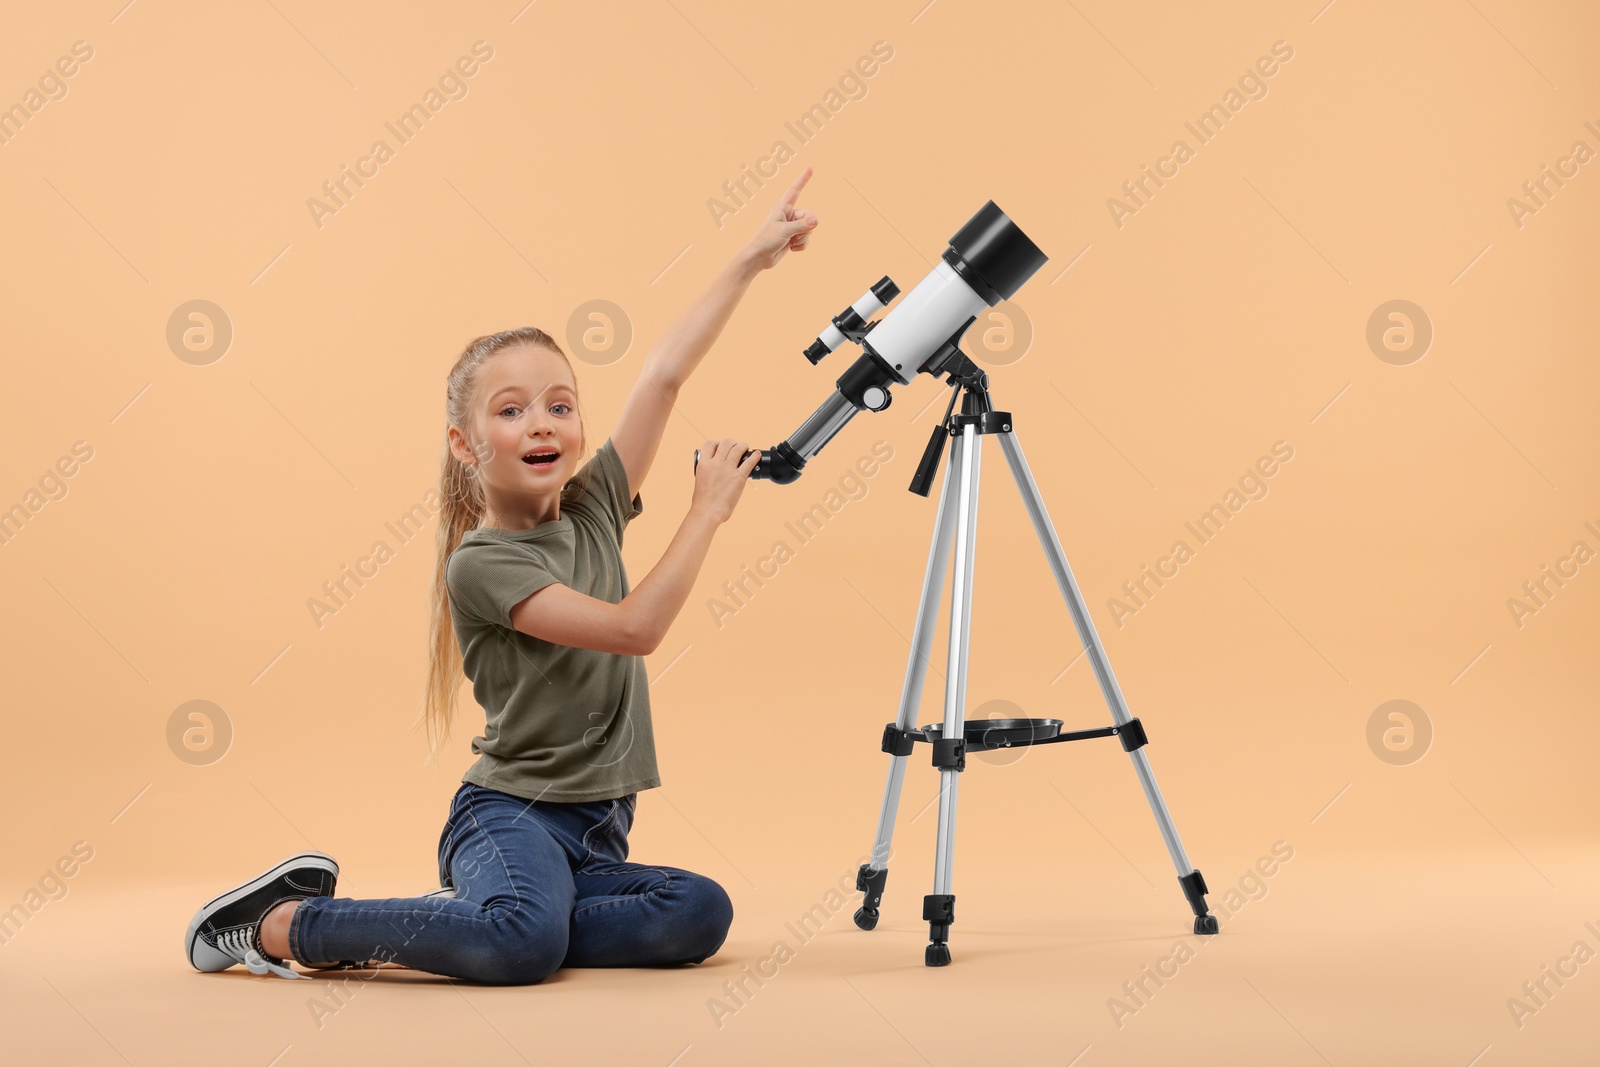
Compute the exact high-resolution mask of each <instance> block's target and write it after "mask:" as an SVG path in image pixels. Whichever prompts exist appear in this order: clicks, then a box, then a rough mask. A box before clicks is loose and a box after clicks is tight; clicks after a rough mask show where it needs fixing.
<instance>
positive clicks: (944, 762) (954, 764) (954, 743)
mask: <svg viewBox="0 0 1600 1067" xmlns="http://www.w3.org/2000/svg"><path fill="white" fill-rule="evenodd" d="M933 765H934V766H935V767H938V768H939V769H940V770H945V769H947V768H948V769H951V770H956V771H964V770H966V769H967V739H966V738H965V737H941V738H939V740H937V741H935V742H934V743H933Z"/></svg>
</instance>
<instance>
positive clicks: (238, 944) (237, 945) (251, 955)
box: [217, 926, 305, 978]
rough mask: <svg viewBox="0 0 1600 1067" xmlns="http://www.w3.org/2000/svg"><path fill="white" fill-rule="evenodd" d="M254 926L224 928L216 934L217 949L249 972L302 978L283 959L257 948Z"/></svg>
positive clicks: (302, 976)
mask: <svg viewBox="0 0 1600 1067" xmlns="http://www.w3.org/2000/svg"><path fill="white" fill-rule="evenodd" d="M255 933H256V927H254V926H241V927H238V928H237V929H233V930H225V931H223V932H222V933H220V934H218V935H217V949H218V950H219V951H221V952H223V953H226V954H227V955H229V956H231V957H233V958H234V959H236V960H238V961H239V962H240V963H242V964H244V965H245V966H246V967H248V968H250V973H251V974H267V973H268V972H271V973H272V974H275V975H278V976H279V977H280V978H304V977H305V975H303V974H297V973H296V972H294V971H292V970H290V969H289V968H288V967H287V966H285V965H284V961H283V960H280V959H278V958H277V957H276V956H268V955H266V954H265V953H264V952H261V951H259V950H257V948H256V944H255Z"/></svg>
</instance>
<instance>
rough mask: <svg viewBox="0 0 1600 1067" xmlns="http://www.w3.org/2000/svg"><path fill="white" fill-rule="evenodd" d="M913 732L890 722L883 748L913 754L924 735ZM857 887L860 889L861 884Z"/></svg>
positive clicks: (885, 728) (896, 752)
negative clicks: (918, 741)
mask: <svg viewBox="0 0 1600 1067" xmlns="http://www.w3.org/2000/svg"><path fill="white" fill-rule="evenodd" d="M913 733H914V731H911V730H902V729H900V727H898V726H896V725H895V724H894V723H892V722H891V723H888V724H887V725H885V726H884V728H883V750H884V751H885V752H887V753H889V755H891V756H909V755H911V750H912V749H914V748H916V747H917V742H916V738H917V737H921V736H922V735H921V734H920V733H918V734H915V736H913ZM856 888H858V889H859V888H860V886H857V887H856Z"/></svg>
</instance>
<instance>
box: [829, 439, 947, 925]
mask: <svg viewBox="0 0 1600 1067" xmlns="http://www.w3.org/2000/svg"><path fill="white" fill-rule="evenodd" d="M958 443H959V442H958ZM952 455H953V453H952ZM953 466H954V461H953V460H952V462H951V463H950V464H948V465H946V467H945V471H944V481H943V482H942V483H941V484H940V488H939V507H938V511H937V513H936V515H935V517H934V522H933V543H932V545H931V546H930V547H929V548H928V569H927V572H926V573H925V574H924V575H923V579H922V598H921V599H920V600H919V601H918V602H917V622H916V628H915V629H913V630H912V632H911V652H910V653H909V655H908V656H907V659H906V677H905V684H904V685H903V686H902V687H901V690H900V711H899V714H898V715H897V716H896V717H895V725H896V726H897V727H898V728H899V729H900V730H913V729H915V728H916V725H917V709H918V708H920V707H921V705H922V686H923V681H924V679H925V678H926V677H927V671H928V664H929V662H930V659H931V656H930V653H931V652H932V649H933V628H934V624H935V623H936V622H937V621H938V618H939V602H940V600H941V599H942V598H943V596H944V576H945V570H946V564H947V561H948V560H949V558H950V538H951V533H952V531H953V530H954V527H955V514H956V496H955V494H954V493H952V492H950V468H951V467H953ZM902 748H903V752H902V753H899V754H894V753H891V755H890V756H889V778H888V781H887V782H886V783H885V784H884V788H883V808H882V810H881V811H880V812H879V814H878V836H877V837H876V838H875V839H874V841H873V843H872V862H870V863H866V864H863V865H862V867H861V870H860V871H859V872H858V873H857V875H856V888H857V889H859V890H861V891H862V892H863V893H864V894H865V896H864V897H863V898H862V902H861V908H860V909H859V910H858V911H857V912H856V915H855V921H856V925H857V926H859V927H861V928H862V929H863V930H871V929H872V928H873V927H874V926H876V925H877V923H878V905H879V904H880V903H881V902H882V900H883V886H884V883H885V882H886V881H887V880H888V874H889V855H890V852H891V849H890V841H891V840H892V839H893V837H894V821H895V813H896V812H898V811H899V810H900V787H901V786H902V785H903V784H904V782H905V774H906V759H907V758H908V757H909V755H910V753H911V751H912V746H911V744H910V743H909V742H908V743H906V744H904V745H903V746H902Z"/></svg>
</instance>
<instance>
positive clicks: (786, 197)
mask: <svg viewBox="0 0 1600 1067" xmlns="http://www.w3.org/2000/svg"><path fill="white" fill-rule="evenodd" d="M810 178H811V168H810V167H807V168H806V169H805V170H803V171H801V172H800V177H798V178H796V179H795V180H794V184H793V185H791V186H789V191H788V192H786V193H784V194H783V200H782V204H783V206H784V207H794V202H795V201H796V200H798V199H799V198H800V190H801V189H804V188H805V187H806V182H807V181H809V180H810Z"/></svg>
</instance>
